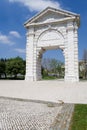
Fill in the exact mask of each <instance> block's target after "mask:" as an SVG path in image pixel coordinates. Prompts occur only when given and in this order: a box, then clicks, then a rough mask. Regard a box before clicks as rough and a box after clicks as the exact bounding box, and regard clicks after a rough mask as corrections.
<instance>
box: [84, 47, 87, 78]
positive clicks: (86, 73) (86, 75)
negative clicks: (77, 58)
mask: <svg viewBox="0 0 87 130" xmlns="http://www.w3.org/2000/svg"><path fill="white" fill-rule="evenodd" d="M83 62H84V78H85V79H86V78H87V49H85V50H84V52H83Z"/></svg>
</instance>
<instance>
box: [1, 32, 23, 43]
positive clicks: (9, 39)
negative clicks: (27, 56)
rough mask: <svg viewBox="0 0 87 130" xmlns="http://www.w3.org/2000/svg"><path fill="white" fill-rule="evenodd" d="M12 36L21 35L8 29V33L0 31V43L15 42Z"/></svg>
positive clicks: (18, 36) (19, 36)
mask: <svg viewBox="0 0 87 130" xmlns="http://www.w3.org/2000/svg"><path fill="white" fill-rule="evenodd" d="M14 38H21V35H20V34H19V33H18V32H17V31H10V32H9V33H8V35H5V34H2V33H1V32H0V43H2V44H7V45H13V44H15V43H14Z"/></svg>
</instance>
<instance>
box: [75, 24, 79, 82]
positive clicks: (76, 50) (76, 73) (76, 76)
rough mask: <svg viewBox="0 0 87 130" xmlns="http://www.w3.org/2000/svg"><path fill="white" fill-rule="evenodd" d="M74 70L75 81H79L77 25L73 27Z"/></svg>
mask: <svg viewBox="0 0 87 130" xmlns="http://www.w3.org/2000/svg"><path fill="white" fill-rule="evenodd" d="M74 68H75V79H76V81H79V60H78V26H77V23H75V25H74Z"/></svg>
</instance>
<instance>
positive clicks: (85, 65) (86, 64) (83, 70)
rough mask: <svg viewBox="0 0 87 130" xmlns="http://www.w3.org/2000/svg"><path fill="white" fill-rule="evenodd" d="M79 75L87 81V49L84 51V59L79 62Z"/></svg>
mask: <svg viewBox="0 0 87 130" xmlns="http://www.w3.org/2000/svg"><path fill="white" fill-rule="evenodd" d="M79 75H80V78H82V79H87V49H85V50H84V51H83V58H82V60H81V61H80V62H79Z"/></svg>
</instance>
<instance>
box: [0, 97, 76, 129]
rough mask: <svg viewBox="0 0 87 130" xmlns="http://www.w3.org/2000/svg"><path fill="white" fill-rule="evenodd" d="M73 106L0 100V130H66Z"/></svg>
mask: <svg viewBox="0 0 87 130" xmlns="http://www.w3.org/2000/svg"><path fill="white" fill-rule="evenodd" d="M73 109H74V105H73V104H53V105H52V103H51V104H50V105H49V104H43V103H35V102H28V101H23V100H22V101H20V100H11V99H4V98H0V130H56V128H57V130H60V129H59V127H60V128H61V130H68V129H67V128H68V127H69V123H70V120H71V115H72V112H73Z"/></svg>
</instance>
